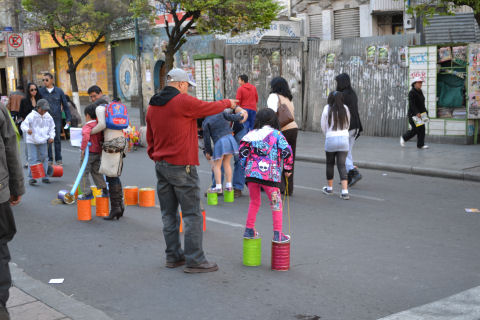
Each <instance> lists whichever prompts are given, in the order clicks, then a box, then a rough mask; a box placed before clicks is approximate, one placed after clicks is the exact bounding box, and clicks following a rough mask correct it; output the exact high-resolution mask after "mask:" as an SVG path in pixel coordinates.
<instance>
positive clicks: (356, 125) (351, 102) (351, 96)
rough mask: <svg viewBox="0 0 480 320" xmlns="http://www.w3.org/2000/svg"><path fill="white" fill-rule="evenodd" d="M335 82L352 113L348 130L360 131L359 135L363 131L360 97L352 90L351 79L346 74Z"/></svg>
mask: <svg viewBox="0 0 480 320" xmlns="http://www.w3.org/2000/svg"><path fill="white" fill-rule="evenodd" d="M335 80H336V81H337V91H340V92H341V93H342V94H343V103H345V105H346V106H347V107H348V111H350V128H349V129H348V130H358V132H357V135H360V132H362V131H363V127H362V122H361V121H360V115H359V114H358V97H357V94H356V93H355V91H354V90H353V89H352V85H351V83H350V77H349V76H348V74H346V73H342V74H339V75H338V76H337V77H336V78H335Z"/></svg>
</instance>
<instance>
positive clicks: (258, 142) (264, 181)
mask: <svg viewBox="0 0 480 320" xmlns="http://www.w3.org/2000/svg"><path fill="white" fill-rule="evenodd" d="M279 129H280V124H279V123H278V118H277V116H276V114H275V112H273V110H271V109H262V110H260V111H259V112H258V114H257V119H256V120H255V125H254V130H252V131H250V132H249V133H247V134H246V135H245V137H243V139H242V142H241V143H240V157H241V159H242V165H243V167H244V168H245V175H246V178H245V180H246V182H247V186H248V192H249V195H250V203H249V206H248V216H247V222H246V225H245V232H244V234H243V237H244V238H247V239H253V238H256V237H258V232H256V231H255V221H256V219H257V213H258V210H259V209H260V206H261V196H260V190H261V189H263V190H264V191H265V193H266V194H267V197H268V200H270V208H271V209H272V220H273V241H275V242H280V243H283V242H288V241H289V240H290V236H289V235H285V234H283V232H282V211H283V208H282V194H281V193H280V189H279V188H278V187H279V186H280V183H281V178H280V175H281V174H282V171H283V172H284V173H285V174H286V175H287V176H288V175H290V174H291V169H292V165H293V155H292V148H290V146H289V145H288V143H287V140H286V139H285V137H284V136H283V135H282V133H281V132H280V131H279Z"/></svg>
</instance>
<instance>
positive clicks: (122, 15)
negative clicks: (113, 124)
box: [22, 0, 147, 105]
mask: <svg viewBox="0 0 480 320" xmlns="http://www.w3.org/2000/svg"><path fill="white" fill-rule="evenodd" d="M134 2H135V4H136V6H137V8H136V10H135V11H136V12H135V14H136V15H140V14H142V13H144V12H145V8H147V5H146V3H147V0H135V1H133V0H22V6H23V8H24V9H25V11H26V12H27V15H26V22H27V25H28V28H29V29H31V30H36V31H46V32H48V33H50V35H51V37H52V39H53V41H54V42H55V43H56V44H57V46H58V47H60V48H61V49H62V50H64V51H65V53H66V54H67V58H68V61H67V65H68V69H67V73H68V74H69V75H70V81H71V84H72V93H73V97H74V99H75V100H77V101H75V103H76V104H77V105H79V99H78V83H77V75H76V71H77V68H78V65H79V64H80V63H81V62H82V60H83V59H84V58H85V57H87V56H88V55H89V54H90V52H92V50H93V49H94V48H95V46H96V45H97V44H98V43H100V42H101V41H102V39H104V38H105V37H107V36H108V34H109V33H111V32H115V31H119V30H122V29H124V28H125V25H129V22H131V19H132V18H131V17H132V15H133V13H132V11H131V9H132V5H133V3H134ZM57 37H59V38H60V40H59V39H58V38H57ZM78 44H84V45H86V47H85V48H86V49H85V51H84V52H83V53H82V54H81V55H80V56H79V58H78V59H76V60H75V59H74V57H73V56H72V47H73V46H75V45H78Z"/></svg>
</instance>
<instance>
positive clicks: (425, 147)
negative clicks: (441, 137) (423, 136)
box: [420, 145, 429, 149]
mask: <svg viewBox="0 0 480 320" xmlns="http://www.w3.org/2000/svg"><path fill="white" fill-rule="evenodd" d="M428 148H429V147H428V146H427V145H424V146H423V147H421V148H420V149H428Z"/></svg>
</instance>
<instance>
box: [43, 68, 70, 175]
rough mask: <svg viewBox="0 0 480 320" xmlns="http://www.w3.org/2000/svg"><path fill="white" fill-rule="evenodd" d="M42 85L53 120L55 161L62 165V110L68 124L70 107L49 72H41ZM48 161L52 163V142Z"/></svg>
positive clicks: (68, 124)
mask: <svg viewBox="0 0 480 320" xmlns="http://www.w3.org/2000/svg"><path fill="white" fill-rule="evenodd" d="M43 84H44V85H45V86H44V87H42V88H40V94H41V95H42V98H43V99H45V100H47V101H48V104H49V105H50V111H49V112H50V114H51V116H52V118H53V121H54V122H55V139H54V145H55V162H56V164H57V165H60V166H61V165H63V162H62V143H61V141H60V136H61V131H62V111H63V112H65V121H66V123H67V126H70V119H71V116H70V109H69V108H68V103H67V98H66V96H65V93H63V90H62V89H60V88H59V87H56V86H55V85H54V84H53V75H52V74H51V73H48V72H47V73H44V74H43ZM48 162H49V163H50V164H51V163H53V151H52V144H49V145H48Z"/></svg>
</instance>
